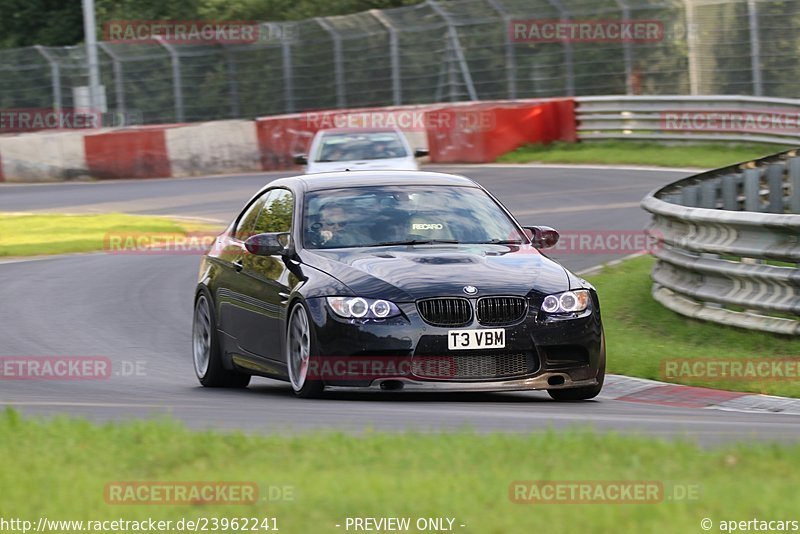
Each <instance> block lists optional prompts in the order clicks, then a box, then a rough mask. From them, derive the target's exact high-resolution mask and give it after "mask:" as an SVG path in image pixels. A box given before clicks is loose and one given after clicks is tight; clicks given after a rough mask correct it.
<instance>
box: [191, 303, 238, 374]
mask: <svg viewBox="0 0 800 534" xmlns="http://www.w3.org/2000/svg"><path fill="white" fill-rule="evenodd" d="M216 324H217V322H216V319H215V317H214V308H213V306H211V303H210V299H209V298H208V297H207V296H206V294H205V292H202V293H200V295H199V296H198V297H197V301H196V302H195V304H194V321H193V324H192V360H193V362H194V372H195V374H196V375H197V379H198V380H199V381H200V383H201V384H202V385H203V386H205V387H209V388H246V387H247V385H248V384H249V383H250V375H248V374H245V373H240V372H238V371H231V370H228V369H225V367H224V365H223V364H222V352H221V350H220V346H219V334H218V333H217V327H216Z"/></svg>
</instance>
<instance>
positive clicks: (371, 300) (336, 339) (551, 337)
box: [192, 171, 606, 400]
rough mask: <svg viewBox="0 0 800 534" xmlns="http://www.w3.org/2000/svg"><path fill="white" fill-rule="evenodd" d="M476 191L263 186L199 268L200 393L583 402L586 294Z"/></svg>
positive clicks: (590, 377) (438, 178) (592, 361)
mask: <svg viewBox="0 0 800 534" xmlns="http://www.w3.org/2000/svg"><path fill="white" fill-rule="evenodd" d="M557 240H558V233H557V232H556V231H555V230H553V229H551V228H548V227H527V228H523V227H521V226H520V225H519V224H518V223H517V222H516V221H515V219H514V218H513V217H512V215H511V214H510V213H509V212H508V210H506V209H505V208H504V207H503V205H502V204H501V203H500V202H499V201H498V200H497V199H496V198H494V197H493V196H492V195H491V194H490V193H489V192H488V191H486V190H485V189H484V188H483V187H481V186H480V185H479V184H477V183H475V182H474V181H472V180H470V179H468V178H465V177H462V176H455V175H450V174H440V173H432V172H408V171H385V172H367V171H364V172H342V173H329V174H318V175H306V176H296V177H291V178H282V179H279V180H276V181H274V182H271V183H270V184H269V185H268V186H266V187H265V188H263V189H262V190H261V191H259V192H258V194H256V195H255V196H254V197H253V198H252V199H250V201H249V202H248V203H247V204H246V205H245V207H244V209H243V210H242V211H241V213H240V214H239V215H238V216H237V217H236V219H235V220H234V221H233V222H232V223H231V224H230V226H229V227H228V228H227V229H226V230H225V232H224V233H223V234H221V235H220V236H219V237H218V238H217V239H216V242H215V243H214V245H213V246H212V247H211V250H210V251H209V252H208V253H207V254H206V255H205V256H203V259H202V263H201V265H200V275H199V281H198V284H197V290H196V292H195V298H194V326H193V335H192V345H193V359H194V368H195V372H196V374H197V377H198V379H199V380H200V382H201V383H202V384H203V385H204V386H217V387H246V386H247V385H248V384H249V382H250V377H251V376H253V375H257V376H264V377H269V378H275V379H279V380H284V381H288V382H289V383H290V384H291V386H292V389H293V390H294V392H295V393H296V394H297V395H298V396H300V397H313V396H318V395H320V394H321V393H322V392H323V391H324V390H325V389H326V388H370V389H380V390H415V391H419V390H442V391H519V390H547V391H548V393H549V394H550V396H551V397H552V398H554V399H556V400H580V399H590V398H592V397H595V396H596V395H597V394H598V393H599V392H600V390H601V388H602V386H603V377H604V375H605V359H606V355H605V342H604V336H603V326H602V322H601V319H600V305H599V301H598V298H597V293H596V292H595V289H594V287H593V286H592V285H591V284H589V283H588V282H586V281H585V280H583V279H581V278H579V277H578V276H575V275H574V274H572V273H570V272H569V271H567V270H566V269H565V268H564V267H562V266H561V265H560V264H559V263H557V262H555V261H553V260H551V259H549V258H547V257H546V256H545V255H543V254H542V253H541V252H540V249H543V248H547V247H549V246H553V245H554V244H555V243H556V242H557Z"/></svg>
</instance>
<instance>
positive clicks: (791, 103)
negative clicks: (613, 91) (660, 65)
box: [575, 95, 800, 146]
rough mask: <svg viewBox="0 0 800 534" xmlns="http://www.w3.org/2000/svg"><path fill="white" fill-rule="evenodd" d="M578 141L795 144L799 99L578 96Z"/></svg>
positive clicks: (799, 129)
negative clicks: (636, 140) (622, 140)
mask: <svg viewBox="0 0 800 534" xmlns="http://www.w3.org/2000/svg"><path fill="white" fill-rule="evenodd" d="M575 103H576V118H577V120H578V137H579V138H580V139H581V140H584V141H589V140H597V139H639V140H657V141H736V142H761V143H776V144H783V145H789V146H794V145H800V100H796V99H788V98H763V97H752V96H730V95H710V96H679V95H673V96H625V95H621V96H582V97H578V98H576V99H575Z"/></svg>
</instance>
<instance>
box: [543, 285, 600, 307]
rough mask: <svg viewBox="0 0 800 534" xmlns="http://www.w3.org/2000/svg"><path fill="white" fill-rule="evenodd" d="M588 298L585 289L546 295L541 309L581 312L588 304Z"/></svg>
mask: <svg viewBox="0 0 800 534" xmlns="http://www.w3.org/2000/svg"><path fill="white" fill-rule="evenodd" d="M589 299H590V295H589V292H588V291H587V290H585V289H578V290H577V291H565V292H564V293H557V294H555V295H547V296H546V297H545V298H544V302H542V311H544V312H546V313H575V312H582V311H583V310H585V309H586V308H587V307H588V306H589Z"/></svg>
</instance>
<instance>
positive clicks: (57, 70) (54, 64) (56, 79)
mask: <svg viewBox="0 0 800 534" xmlns="http://www.w3.org/2000/svg"><path fill="white" fill-rule="evenodd" d="M34 48H35V49H36V51H37V52H39V53H40V54H41V55H42V56H43V57H44V58H45V59H46V60H47V62H48V63H49V64H50V77H51V78H53V111H55V112H56V113H60V112H61V66H60V65H59V64H58V61H57V60H56V58H54V57H53V56H52V55H51V54H50V52H48V51H47V50H45V48H44V47H43V46H41V45H36V46H34Z"/></svg>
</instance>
